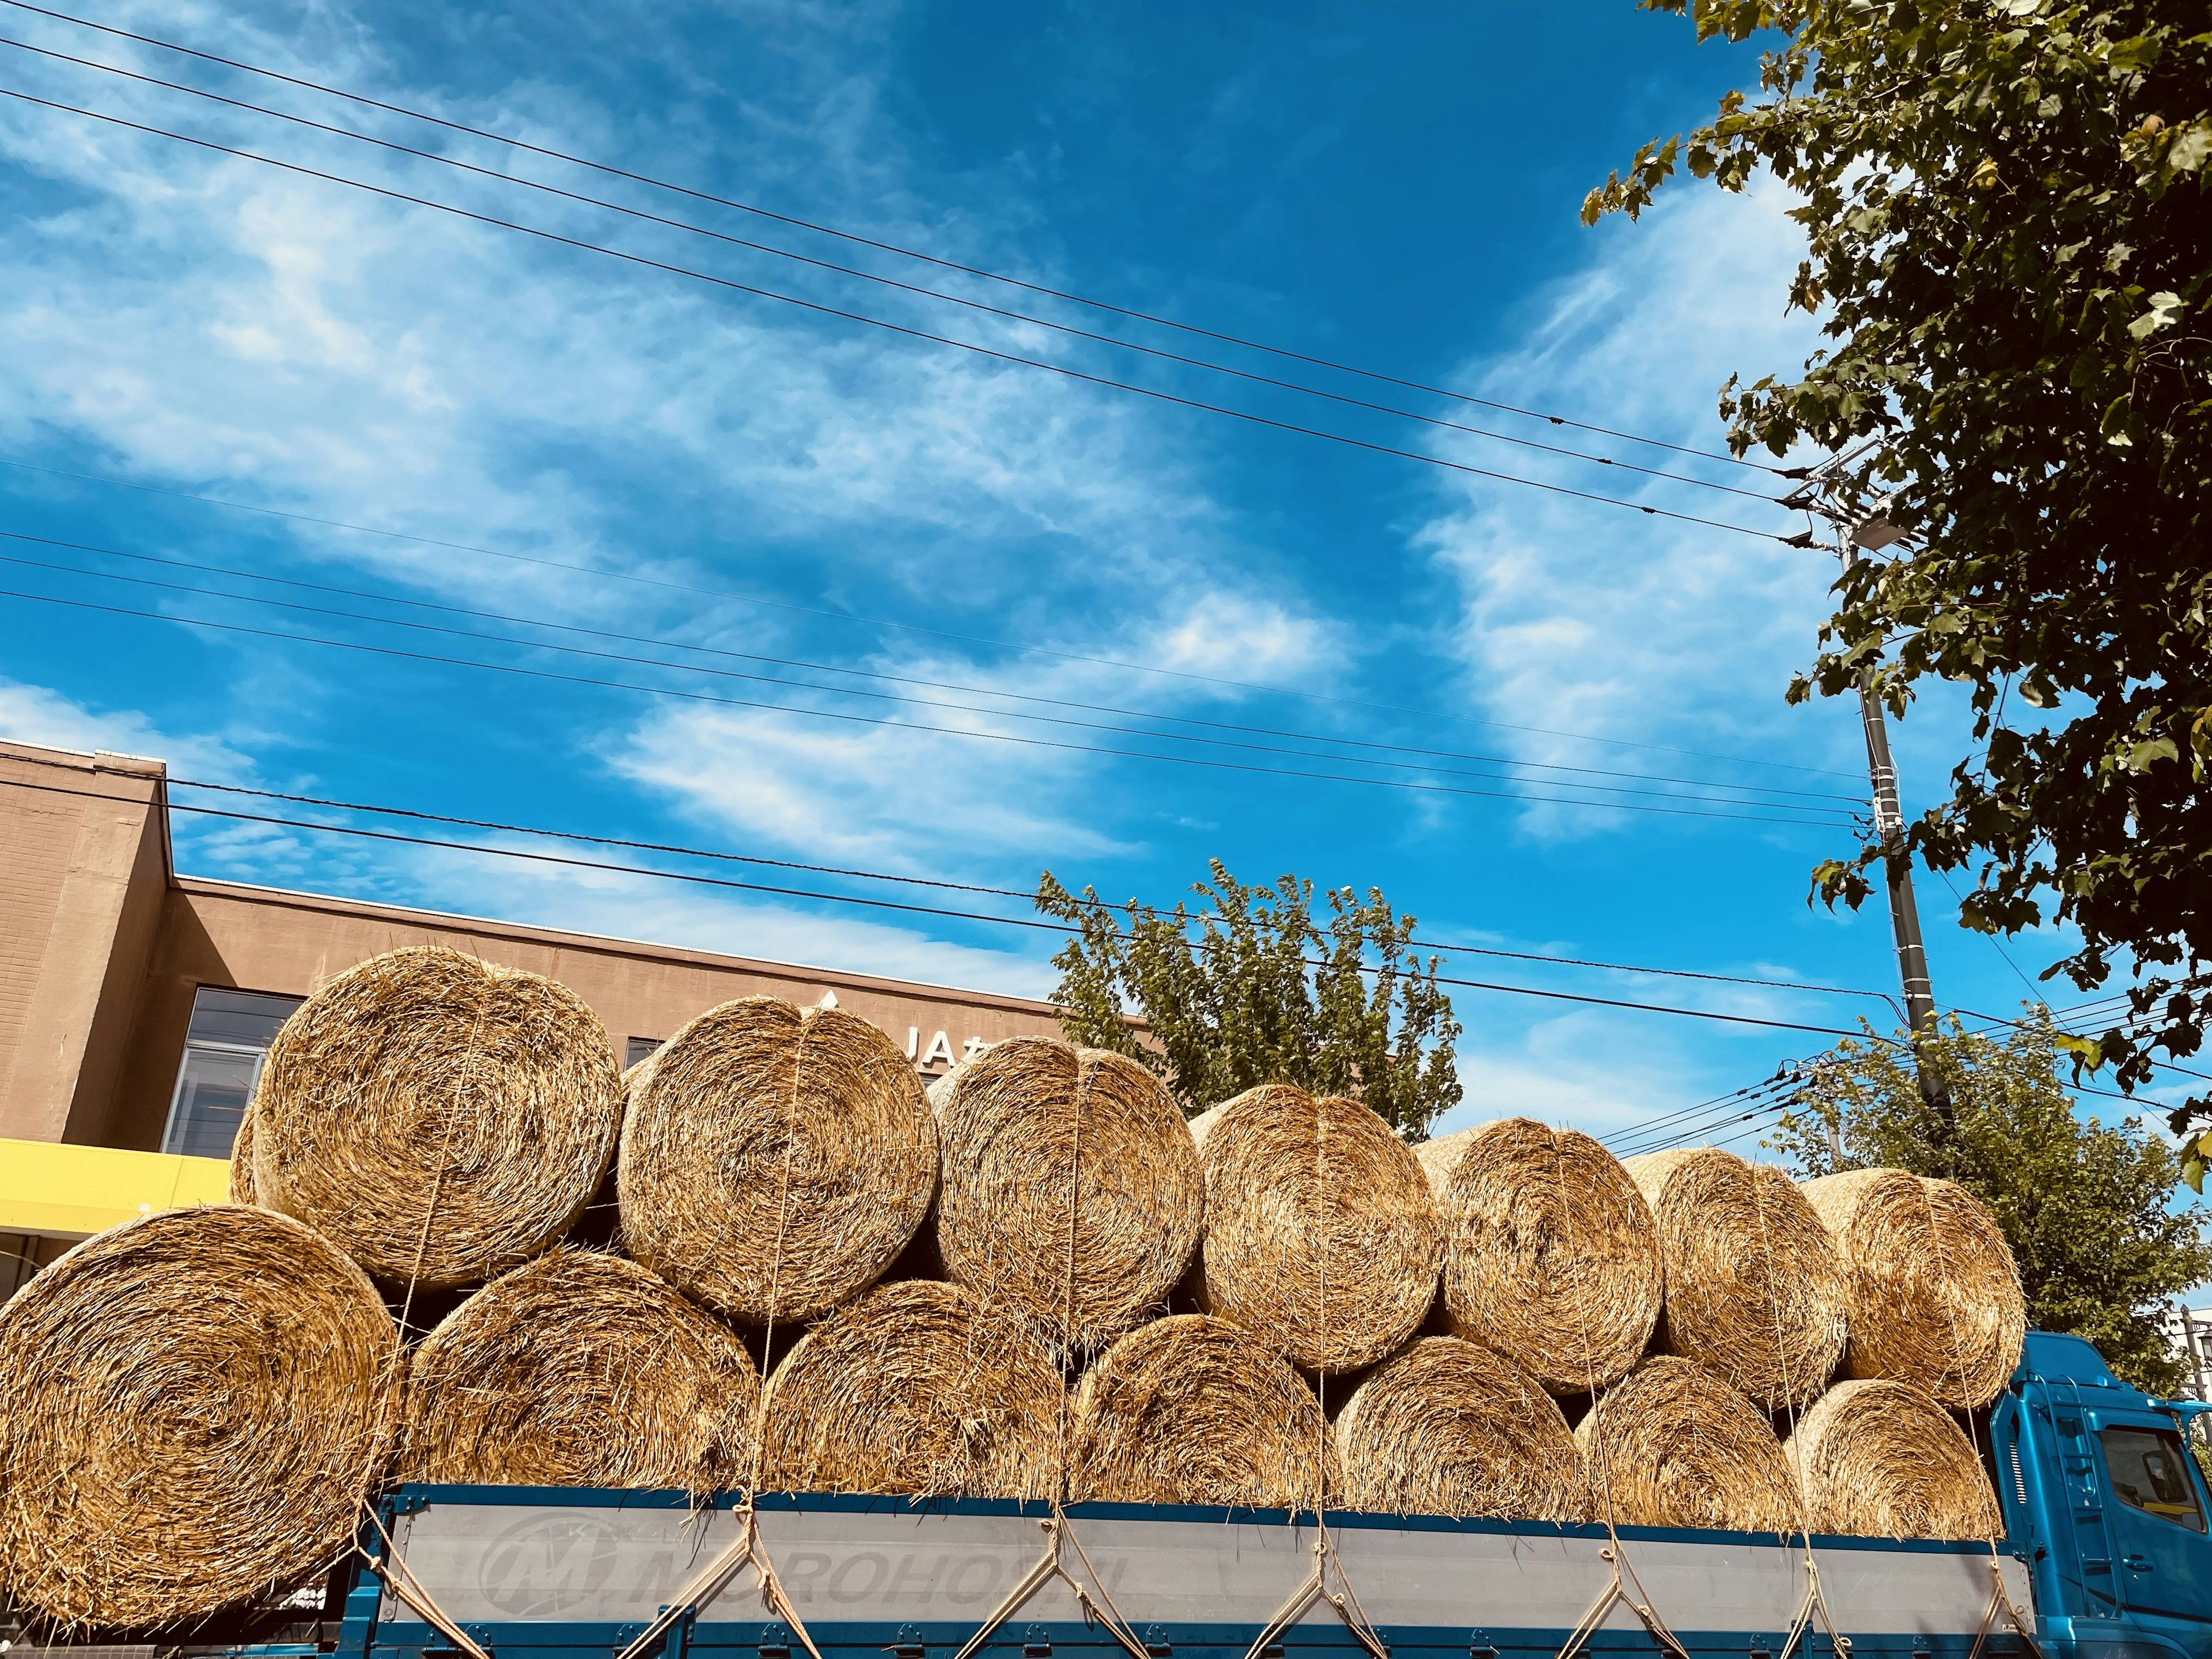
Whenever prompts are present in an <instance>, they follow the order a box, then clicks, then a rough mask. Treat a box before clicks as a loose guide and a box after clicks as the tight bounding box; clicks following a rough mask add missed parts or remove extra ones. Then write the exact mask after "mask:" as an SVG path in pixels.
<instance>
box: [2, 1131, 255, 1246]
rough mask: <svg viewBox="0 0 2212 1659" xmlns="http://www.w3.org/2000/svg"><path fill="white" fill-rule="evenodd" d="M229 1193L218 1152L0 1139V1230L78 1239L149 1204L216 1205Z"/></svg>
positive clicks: (226, 1169) (146, 1210)
mask: <svg viewBox="0 0 2212 1659" xmlns="http://www.w3.org/2000/svg"><path fill="white" fill-rule="evenodd" d="M229 1194H230V1165H229V1164H228V1162H227V1161H225V1160H224V1159H222V1158H179V1157H176V1156H173V1155H172V1154H170V1153H167V1152H120V1151H118V1150H117V1149H116V1148H114V1147H112V1146H57V1145H56V1144H54V1143H53V1142H52V1141H46V1140H0V1233H37V1234H40V1235H42V1236H44V1237H48V1238H84V1237H88V1236H90V1235H91V1234H93V1233H101V1232H106V1231H107V1230H108V1229H109V1228H110V1227H118V1226H120V1225H123V1223H125V1222H126V1221H130V1220H133V1219H135V1218H137V1217H139V1216H142V1215H150V1214H151V1213H153V1212H155V1210H174V1209H178V1208H180V1207H182V1206H185V1205H187V1204H220V1203H222V1202H223V1201H224V1200H226V1199H227V1198H228V1196H229Z"/></svg>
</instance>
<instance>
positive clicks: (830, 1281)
mask: <svg viewBox="0 0 2212 1659" xmlns="http://www.w3.org/2000/svg"><path fill="white" fill-rule="evenodd" d="M615 1185H616V1189H617V1194H618V1195H619V1198H620V1202H621V1206H622V1227H623V1245H624V1248H625V1249H628V1250H629V1254H630V1255H634V1256H635V1257H636V1258H637V1259H638V1260H639V1261H642V1262H644V1263H645V1264H646V1265H647V1266H648V1267H651V1268H653V1270H654V1271H655V1272H656V1273H659V1274H660V1275H661V1276H662V1277H663V1278H665V1279H668V1280H669V1281H670V1282H671V1284H674V1285H676V1286H678V1288H679V1289H681V1290H682V1291H684V1292H685V1293H686V1294H688V1295H690V1296H695V1297H698V1298H699V1299H700V1300H701V1301H702V1302H705V1303H707V1304H709V1305H710V1306H713V1307H716V1308H719V1309H720V1310H722V1311H723V1312H724V1313H726V1314H727V1315H729V1316H731V1317H732V1318H733V1319H738V1320H742V1321H744V1322H745V1323H747V1324H750V1325H760V1326H766V1325H770V1324H776V1325H793V1326H795V1325H798V1324H799V1323H801V1322H805V1321H807V1320H811V1319H815V1318H817V1317H819V1316H821V1315H823V1314H824V1313H827V1312H828V1311H829V1310H830V1309H832V1308H834V1307H836V1306H837V1305H838V1304H840V1303H843V1302H848V1301H850V1300H851V1299H852V1298H853V1297H856V1296H858V1295H859V1294H860V1292H861V1291H865V1290H866V1289H867V1287H868V1286H869V1285H872V1284H874V1283H875V1282H876V1279H877V1278H878V1276H879V1275H880V1274H881V1273H883V1271H884V1268H886V1267H889V1266H890V1264H891V1262H892V1261H893V1259H894V1258H896V1256H897V1255H898V1254H899V1252H900V1251H901V1250H902V1249H905V1248H906V1246H907V1243H908V1240H909V1239H911V1238H912V1237H914V1235H915V1231H916V1230H917V1229H919V1228H920V1227H921V1223H922V1219H923V1218H924V1217H926V1216H927V1214H928V1213H929V1204H930V1200H931V1199H932V1198H933V1196H934V1195H935V1194H936V1191H937V1124H936V1121H935V1120H934V1119H933V1117H932V1116H931V1115H930V1111H929V1103H928V1101H927V1099H926V1098H925V1097H923V1095H922V1092H921V1081H920V1079H917V1078H916V1077H915V1074H914V1068H913V1067H912V1066H908V1064H907V1062H906V1056H905V1055H903V1054H901V1053H900V1052H899V1051H898V1049H897V1048H895V1047H893V1046H892V1043H891V1040H890V1038H889V1037H887V1036H884V1034H883V1033H882V1032H881V1031H879V1030H877V1029H876V1028H875V1027H874V1026H872V1025H871V1024H868V1023H867V1021H866V1020H864V1019H856V1018H854V1017H853V1016H852V1015H851V1014H848V1013H846V1012H842V1010H839V1009H836V1008H806V1009H799V1008H795V1007H793V1006H792V1005H791V1004H789V1003H787V1002H783V1001H780V1000H777V999H776V998H775V997H742V998H739V999H738V1000H737V1001H735V1002H726V1003H723V1004H722V1005H721V1006H720V1007H716V1008H709V1009H708V1011H707V1012H705V1013H703V1014H701V1015H700V1016H699V1017H698V1018H696V1019H694V1020H693V1021H691V1022H690V1024H688V1025H686V1026H684V1029H683V1030H680V1031H678V1032H677V1034H676V1035H675V1036H672V1037H671V1038H670V1039H669V1040H668V1042H666V1043H665V1044H664V1045H663V1046H662V1047H661V1048H659V1050H658V1051H657V1052H656V1053H655V1054H653V1056H652V1058H650V1059H649V1060H642V1061H641V1062H640V1063H639V1064H638V1066H636V1067H635V1071H634V1073H633V1075H632V1077H631V1079H630V1090H629V1107H628V1110H627V1113H626V1115H625V1117H624V1120H623V1143H622V1152H621V1155H620V1157H619V1158H617V1162H616V1176H615Z"/></svg>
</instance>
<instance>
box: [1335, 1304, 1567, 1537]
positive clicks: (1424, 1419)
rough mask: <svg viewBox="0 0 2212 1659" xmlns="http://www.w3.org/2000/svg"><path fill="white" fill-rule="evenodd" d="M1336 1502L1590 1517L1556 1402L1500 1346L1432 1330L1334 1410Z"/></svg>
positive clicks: (1409, 1510)
mask: <svg viewBox="0 0 2212 1659" xmlns="http://www.w3.org/2000/svg"><path fill="white" fill-rule="evenodd" d="M1336 1455H1337V1460H1338V1462H1340V1464H1341V1465H1342V1466H1343V1469H1344V1502H1345V1503H1346V1504H1347V1505H1349V1506H1350V1507H1351V1508H1352V1509H1356V1510H1389V1511H1391V1512H1394V1513H1395V1514H1399V1515H1452V1516H1462V1515H1481V1516H1498V1517H1500V1518H1510V1519H1516V1520H1527V1521H1587V1520H1589V1514H1590V1504H1589V1481H1588V1480H1587V1479H1586V1478H1585V1477H1584V1475H1583V1455H1582V1451H1581V1449H1580V1448H1578V1447H1577V1445H1576V1444H1575V1438H1574V1436H1573V1435H1571V1434H1570V1433H1569V1432H1568V1431H1567V1419H1565V1417H1563V1416H1561V1415H1560V1413H1559V1405H1558V1402H1556V1401H1553V1398H1552V1396H1551V1395H1548V1394H1547V1393H1545V1391H1544V1390H1543V1389H1542V1388H1541V1387H1540V1386H1539V1385H1538V1383H1537V1382H1536V1379H1535V1378H1534V1377H1533V1376H1529V1375H1528V1372H1526V1371H1524V1370H1522V1369H1521V1367H1519V1366H1518V1365H1516V1364H1514V1363H1513V1362H1512V1361H1511V1360H1510V1359H1508V1358H1506V1357H1505V1356H1504V1354H1501V1353H1494V1352H1492V1351H1491V1350H1490V1349H1488V1348H1480V1347H1477V1346H1475V1345H1474V1343H1472V1342H1462V1341H1461V1340H1459V1339H1458V1338H1457V1337H1452V1336H1428V1337H1423V1338H1422V1339H1421V1340H1419V1341H1418V1342H1416V1343H1414V1344H1413V1346H1412V1347H1410V1348H1408V1349H1407V1350H1406V1352H1403V1353H1401V1354H1400V1355H1398V1356H1397V1357H1396V1358H1393V1359H1388V1360H1385V1361H1384V1362H1383V1364H1380V1365H1377V1366H1376V1368H1375V1369H1374V1370H1372V1371H1370V1372H1369V1373H1368V1374H1367V1376H1365V1377H1364V1378H1363V1379H1361V1382H1360V1384H1359V1386H1358V1388H1357V1389H1353V1390H1352V1398H1351V1400H1350V1401H1347V1402H1346V1405H1345V1407H1344V1409H1343V1411H1341V1412H1340V1413H1338V1414H1337V1419H1336Z"/></svg>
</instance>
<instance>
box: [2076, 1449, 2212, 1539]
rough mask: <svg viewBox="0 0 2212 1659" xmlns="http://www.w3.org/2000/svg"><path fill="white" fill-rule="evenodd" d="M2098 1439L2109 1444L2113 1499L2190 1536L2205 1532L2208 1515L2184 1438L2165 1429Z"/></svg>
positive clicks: (2107, 1465)
mask: <svg viewBox="0 0 2212 1659" xmlns="http://www.w3.org/2000/svg"><path fill="white" fill-rule="evenodd" d="M2098 1438H2099V1439H2100V1440H2101V1441H2102V1442H2103V1443H2104V1446H2105V1467H2106V1468H2107V1469H2109V1470H2110V1471H2111V1472H2112V1495H2113V1496H2114V1497H2116V1498H2118V1499H2119V1500H2120V1501H2121V1502H2122V1503H2123V1504H2127V1505H2128V1506H2129V1507H2130V1508H2131V1509H2138V1510H2143V1511H2144V1512H2145V1513H2146V1514H2149V1515H2155V1516H2159V1517H2160V1519H2162V1520H2166V1521H2171V1522H2173V1523H2174V1524H2175V1525H2176V1526H2180V1527H2186V1528H2189V1529H2190V1531H2191V1532H2203V1530H2204V1511H2203V1509H2201V1508H2200V1507H2199V1506H2198V1504H2197V1486H2196V1483H2195V1482H2194V1481H2192V1480H2190V1478H2189V1454H2188V1453H2187V1452H2185V1451H2184V1450H2183V1449H2182V1447H2181V1437H2180V1436H2179V1435H2178V1434H2175V1433H2173V1432H2172V1431H2171V1430H2164V1429H2106V1430H2103V1431H2100V1433H2099V1435H2098Z"/></svg>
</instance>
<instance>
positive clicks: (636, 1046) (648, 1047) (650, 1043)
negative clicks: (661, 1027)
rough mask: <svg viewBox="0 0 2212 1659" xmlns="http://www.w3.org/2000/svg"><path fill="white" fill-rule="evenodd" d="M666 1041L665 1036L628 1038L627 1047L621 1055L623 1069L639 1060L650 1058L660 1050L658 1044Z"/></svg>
mask: <svg viewBox="0 0 2212 1659" xmlns="http://www.w3.org/2000/svg"><path fill="white" fill-rule="evenodd" d="M666 1041H667V1039H666V1038H665V1037H632V1038H630V1039H629V1048H628V1049H627V1050H626V1051H625V1052H624V1054H623V1070H624V1071H628V1070H629V1068H630V1067H631V1066H635V1065H636V1064H637V1063H638V1061H640V1060H651V1059H652V1058H653V1056H654V1055H655V1054H659V1052H660V1045H661V1044H662V1043H663V1042H666Z"/></svg>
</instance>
